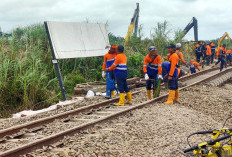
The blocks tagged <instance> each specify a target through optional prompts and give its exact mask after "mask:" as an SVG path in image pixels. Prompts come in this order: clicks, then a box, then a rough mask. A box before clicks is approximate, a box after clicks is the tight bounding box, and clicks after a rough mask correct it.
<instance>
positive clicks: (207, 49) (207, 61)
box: [206, 44, 212, 65]
mask: <svg viewBox="0 0 232 157" xmlns="http://www.w3.org/2000/svg"><path fill="white" fill-rule="evenodd" d="M211 54H212V53H211V47H210V44H207V46H206V65H209V63H210V57H211Z"/></svg>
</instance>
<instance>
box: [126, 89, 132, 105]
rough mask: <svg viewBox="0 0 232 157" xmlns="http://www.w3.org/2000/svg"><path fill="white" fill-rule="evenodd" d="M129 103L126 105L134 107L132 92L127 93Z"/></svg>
mask: <svg viewBox="0 0 232 157" xmlns="http://www.w3.org/2000/svg"><path fill="white" fill-rule="evenodd" d="M126 97H127V101H126V104H129V105H132V95H131V92H127V93H126Z"/></svg>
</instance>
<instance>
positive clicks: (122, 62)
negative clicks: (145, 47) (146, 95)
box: [106, 45, 132, 105]
mask: <svg viewBox="0 0 232 157" xmlns="http://www.w3.org/2000/svg"><path fill="white" fill-rule="evenodd" d="M123 52H124V47H123V46H122V45H119V46H118V54H117V56H116V59H115V61H114V63H113V64H112V65H111V66H110V67H109V68H106V71H113V70H115V77H116V80H117V85H118V90H119V92H120V97H119V102H118V103H117V104H116V105H124V103H125V93H126V96H127V101H126V104H132V95H131V92H130V89H129V88H128V86H127V82H126V80H127V57H126V55H125V54H124V53H123Z"/></svg>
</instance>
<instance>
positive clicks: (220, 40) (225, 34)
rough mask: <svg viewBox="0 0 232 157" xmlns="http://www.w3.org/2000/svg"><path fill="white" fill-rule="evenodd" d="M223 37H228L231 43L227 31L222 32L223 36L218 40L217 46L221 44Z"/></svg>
mask: <svg viewBox="0 0 232 157" xmlns="http://www.w3.org/2000/svg"><path fill="white" fill-rule="evenodd" d="M225 37H227V38H228V40H229V41H230V42H231V43H232V40H231V38H230V36H229V34H228V33H227V32H225V33H224V34H223V36H222V37H221V38H220V39H219V41H218V48H219V47H221V46H222V41H223V40H224V39H225Z"/></svg>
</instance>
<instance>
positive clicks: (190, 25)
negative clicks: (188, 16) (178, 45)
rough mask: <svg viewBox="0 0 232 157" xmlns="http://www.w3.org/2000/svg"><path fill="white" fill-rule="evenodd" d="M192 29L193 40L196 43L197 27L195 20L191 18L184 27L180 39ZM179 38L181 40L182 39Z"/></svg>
mask: <svg viewBox="0 0 232 157" xmlns="http://www.w3.org/2000/svg"><path fill="white" fill-rule="evenodd" d="M193 27H194V40H195V41H198V28H197V27H198V25H197V19H196V18H195V17H193V19H192V20H191V21H190V22H189V24H188V25H187V26H186V27H185V29H184V31H183V33H184V34H183V36H182V38H184V36H185V35H186V34H187V33H188V32H189V30H190V29H191V28H193ZM182 38H181V39H182Z"/></svg>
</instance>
